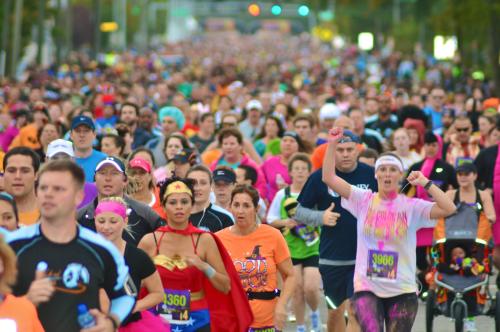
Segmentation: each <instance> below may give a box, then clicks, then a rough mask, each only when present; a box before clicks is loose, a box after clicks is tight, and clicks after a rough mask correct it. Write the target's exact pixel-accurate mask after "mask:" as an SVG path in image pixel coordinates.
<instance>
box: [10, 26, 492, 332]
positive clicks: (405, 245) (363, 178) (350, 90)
mask: <svg viewBox="0 0 500 332" xmlns="http://www.w3.org/2000/svg"><path fill="white" fill-rule="evenodd" d="M101 60H102V61H100V62H96V61H93V60H91V59H89V58H88V57H86V56H85V55H84V54H80V53H75V54H72V55H71V57H70V58H69V59H68V62H67V63H66V64H63V65H61V66H58V67H57V66H53V67H50V68H48V69H43V70H42V69H36V68H33V69H30V70H28V71H27V72H26V73H25V75H24V77H23V79H22V80H19V81H14V80H11V79H4V80H3V81H1V84H0V110H1V113H0V170H1V176H0V190H1V192H0V226H1V228H0V230H1V232H2V233H3V237H2V239H1V240H0V262H1V264H0V295H1V297H0V318H2V319H0V330H1V331H6V332H10V331H23V332H24V331H26V332H31V331H36V332H39V331H50V332H53V331H56V332H59V331H69V332H72V331H82V332H83V331H85V332H100V331H115V330H119V331H173V332H179V331H185V332H190V331H216V332H217V331H235V332H236V331H262V332H264V331H282V330H284V329H285V327H286V325H287V323H288V322H290V321H291V320H293V321H295V325H294V326H296V331H297V332H305V331H315V332H318V331H322V330H323V329H324V328H323V322H326V325H327V330H328V331H342V332H343V331H346V330H348V331H369V332H371V331H384V328H385V330H386V331H394V332H395V331H410V330H411V328H412V325H413V323H414V321H415V317H416V314H417V310H418V301H419V298H420V299H425V297H426V295H427V292H428V290H429V289H433V287H434V286H433V285H432V280H431V279H432V278H429V273H433V270H434V271H435V268H436V266H435V264H433V261H432V257H431V251H432V246H433V236H435V229H434V226H435V224H436V221H438V220H444V219H446V218H447V217H449V216H451V215H453V214H455V213H460V211H459V212H457V206H458V205H459V204H460V203H462V202H463V203H466V204H469V205H470V206H472V207H474V208H475V209H476V211H477V214H478V218H479V216H482V217H484V218H485V219H484V220H488V222H487V223H486V226H485V230H484V232H485V238H486V240H485V243H484V245H485V246H491V247H493V256H492V257H493V263H494V264H497V266H500V224H498V226H497V224H496V223H495V220H496V215H497V213H500V154H499V153H498V147H499V145H498V144H499V142H500V136H499V135H500V122H499V121H498V113H499V112H500V99H499V98H498V97H499V96H497V95H495V87H494V85H493V84H492V83H491V81H489V80H488V79H487V78H484V75H479V74H478V72H477V71H474V70H475V69H474V70H472V69H469V68H465V67H463V66H461V64H460V63H459V62H437V61H436V60H435V59H433V58H432V57H430V56H429V55H427V54H425V53H424V52H421V51H419V52H415V54H411V55H403V54H401V53H398V52H396V51H395V50H393V49H392V47H391V46H390V44H389V45H387V46H385V47H382V48H381V49H380V50H377V51H373V52H370V53H365V52H362V51H360V50H358V49H357V48H356V47H355V46H346V47H344V48H342V49H334V48H332V47H331V45H325V44H322V43H320V42H318V41H316V40H314V39H312V38H310V37H308V36H305V35H302V36H295V37H283V36H277V35H273V34H257V35H253V36H235V35H225V36H224V38H221V36H203V37H197V38H195V39H192V40H190V41H185V42H181V43H177V44H172V45H168V46H166V47H165V48H164V49H158V50H156V51H154V52H153V51H152V52H149V53H147V54H136V53H134V52H126V53H121V54H108V55H106V56H104V57H102V59H101ZM497 90H498V87H497ZM490 238H491V241H490ZM495 245H496V246H495ZM460 249H461V248H460ZM456 252H457V251H455V253H456ZM453 255H455V254H453ZM471 255H472V254H471V253H468V252H464V253H463V255H462V259H463V258H465V256H471ZM453 257H455V256H453ZM454 259H455V258H454ZM475 262H476V263H475V264H478V265H475V267H474V268H476V270H473V271H475V272H477V271H483V270H482V269H481V267H482V268H483V269H484V266H483V265H482V264H483V262H482V261H479V260H477V261H475ZM440 268H443V266H442V265H441V266H440ZM444 268H446V269H448V270H447V272H448V273H462V272H463V271H462V269H466V268H465V267H463V266H461V265H460V266H459V264H458V265H457V264H456V261H451V262H449V263H448V262H447V263H445V265H444ZM467 271H469V270H467ZM467 271H465V272H464V273H468V272H467ZM475 274H476V275H477V273H475ZM324 302H326V307H327V316H325V315H322V313H321V311H320V308H321V307H322V306H323V305H324V304H323V303H324ZM469 316H470V317H468V319H467V321H466V329H467V330H468V331H475V330H476V329H475V320H474V312H472V311H471V312H470V315H469ZM384 326H385V327H384Z"/></svg>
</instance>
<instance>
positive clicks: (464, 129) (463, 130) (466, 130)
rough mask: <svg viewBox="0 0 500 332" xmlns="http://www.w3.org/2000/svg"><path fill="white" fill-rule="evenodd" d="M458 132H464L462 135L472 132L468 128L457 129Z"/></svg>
mask: <svg viewBox="0 0 500 332" xmlns="http://www.w3.org/2000/svg"><path fill="white" fill-rule="evenodd" d="M455 129H456V131H458V132H462V133H466V132H468V131H469V130H470V127H467V128H455Z"/></svg>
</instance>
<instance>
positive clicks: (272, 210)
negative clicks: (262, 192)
mask: <svg viewBox="0 0 500 332" xmlns="http://www.w3.org/2000/svg"><path fill="white" fill-rule="evenodd" d="M299 194H300V192H298V193H294V192H290V196H291V197H295V198H297V197H299ZM284 198H285V189H284V188H283V189H280V190H278V192H277V193H276V195H274V198H273V202H272V203H271V206H269V210H268V211H267V220H266V221H267V223H268V224H272V223H273V221H276V220H281V219H283V218H281V203H282V202H283V199H284Z"/></svg>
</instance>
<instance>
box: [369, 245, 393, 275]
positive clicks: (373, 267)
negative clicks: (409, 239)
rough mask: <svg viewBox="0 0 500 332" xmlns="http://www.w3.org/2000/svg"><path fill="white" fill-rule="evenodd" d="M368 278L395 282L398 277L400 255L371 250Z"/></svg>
mask: <svg viewBox="0 0 500 332" xmlns="http://www.w3.org/2000/svg"><path fill="white" fill-rule="evenodd" d="M366 276H367V277H370V278H377V279H386V280H387V279H389V280H394V281H395V280H396V278H397V276H398V253H397V252H395V251H382V250H369V251H368V270H367V271H366Z"/></svg>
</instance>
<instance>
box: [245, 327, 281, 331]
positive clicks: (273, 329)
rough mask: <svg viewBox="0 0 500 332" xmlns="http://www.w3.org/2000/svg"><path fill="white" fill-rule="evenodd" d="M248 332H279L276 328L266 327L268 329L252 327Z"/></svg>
mask: <svg viewBox="0 0 500 332" xmlns="http://www.w3.org/2000/svg"><path fill="white" fill-rule="evenodd" d="M248 332H279V330H277V329H276V328H275V327H274V326H266V327H257V328H254V327H251V328H249V329H248Z"/></svg>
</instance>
